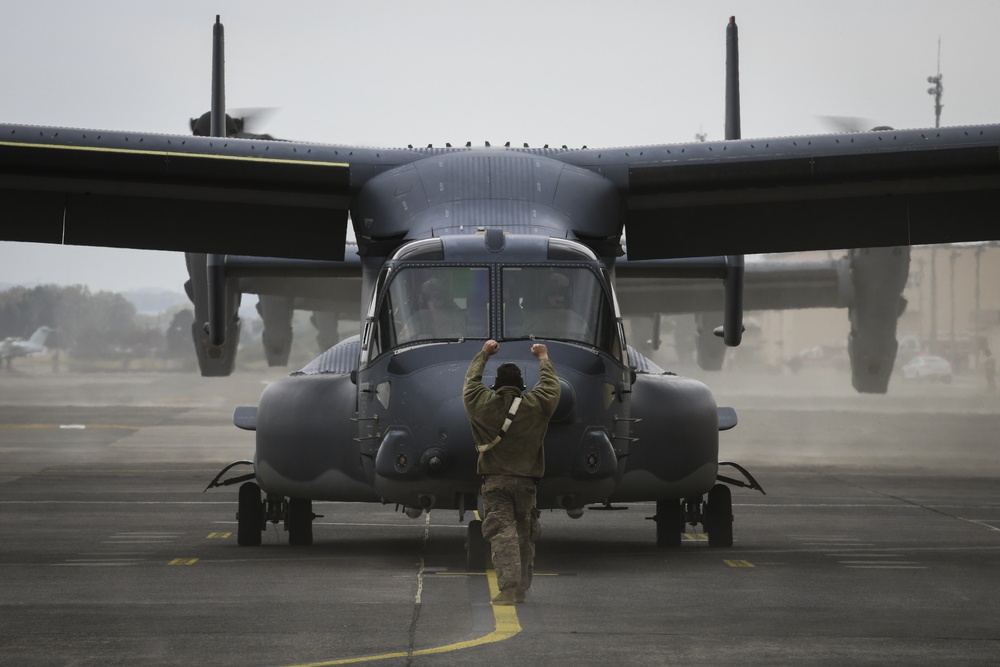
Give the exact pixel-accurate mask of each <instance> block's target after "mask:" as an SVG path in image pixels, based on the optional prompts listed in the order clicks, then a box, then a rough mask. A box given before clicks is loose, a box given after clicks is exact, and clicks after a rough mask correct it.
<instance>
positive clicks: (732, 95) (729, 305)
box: [722, 16, 744, 347]
mask: <svg viewBox="0 0 1000 667" xmlns="http://www.w3.org/2000/svg"><path fill="white" fill-rule="evenodd" d="M741 138H742V137H741V135H740V49H739V32H738V30H737V28H736V17H735V16H730V17H729V25H727V26H726V141H729V140H735V139H741ZM743 272H744V260H743V255H726V282H725V286H726V297H725V298H726V305H725V312H724V313H723V324H722V339H723V341H725V343H726V345H728V346H729V347H736V346H737V345H739V344H740V341H741V340H743Z"/></svg>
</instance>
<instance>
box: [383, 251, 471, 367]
mask: <svg viewBox="0 0 1000 667" xmlns="http://www.w3.org/2000/svg"><path fill="white" fill-rule="evenodd" d="M489 302H490V297H489V269H487V268H486V267H470V266H458V267H456V266H449V267H405V268H402V269H400V270H399V271H398V272H397V273H396V275H395V276H394V277H393V279H392V282H391V283H390V284H389V289H388V294H387V297H386V299H385V300H384V301H383V303H382V306H381V309H380V311H379V316H378V329H379V331H378V339H379V340H378V343H379V347H380V348H382V349H389V348H391V347H395V346H396V345H402V344H406V343H413V342H418V341H421V340H455V339H459V338H488V337H489Z"/></svg>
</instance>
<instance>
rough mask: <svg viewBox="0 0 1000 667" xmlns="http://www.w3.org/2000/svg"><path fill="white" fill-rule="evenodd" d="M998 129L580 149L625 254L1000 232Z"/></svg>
mask: <svg viewBox="0 0 1000 667" xmlns="http://www.w3.org/2000/svg"><path fill="white" fill-rule="evenodd" d="M998 147H1000V126H998V125H985V126H977V127H956V128H941V129H934V130H903V131H895V130H889V131H882V132H863V133H856V134H847V135H845V134H834V135H815V136H800V137H787V138H777V139H750V140H740V141H725V142H715V143H694V144H680V145H674V146H639V147H632V148H625V149H613V150H601V151H597V150H585V151H578V152H576V153H572V154H569V155H567V156H565V157H564V158H562V159H564V160H565V161H567V162H571V163H572V164H575V165H577V166H582V167H585V168H588V169H592V170H599V171H600V172H601V173H603V174H605V175H606V176H607V177H608V178H610V179H611V180H613V181H614V182H615V183H616V184H617V185H618V187H619V189H620V190H621V192H622V193H623V194H624V198H625V203H626V212H625V228H626V233H627V237H628V248H629V256H630V257H631V258H632V259H653V258H669V257H700V256H706V255H716V254H751V253H762V252H788V251H794V250H820V249H823V250H826V249H839V248H851V247H855V248H857V247H879V246H898V245H918V244H925V243H950V242H957V241H974V240H992V239H997V238H1000V226H998V225H997V222H996V211H997V206H998V204H1000V150H998Z"/></svg>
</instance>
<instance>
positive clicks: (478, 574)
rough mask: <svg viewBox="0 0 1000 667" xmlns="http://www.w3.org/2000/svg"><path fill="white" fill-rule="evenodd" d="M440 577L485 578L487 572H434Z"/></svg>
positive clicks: (551, 574)
mask: <svg viewBox="0 0 1000 667" xmlns="http://www.w3.org/2000/svg"><path fill="white" fill-rule="evenodd" d="M432 574H436V575H437V576H439V577H483V576H486V575H487V572H433V573H432ZM531 576H533V577H558V576H559V575H558V574H557V573H555V572H532V573H531Z"/></svg>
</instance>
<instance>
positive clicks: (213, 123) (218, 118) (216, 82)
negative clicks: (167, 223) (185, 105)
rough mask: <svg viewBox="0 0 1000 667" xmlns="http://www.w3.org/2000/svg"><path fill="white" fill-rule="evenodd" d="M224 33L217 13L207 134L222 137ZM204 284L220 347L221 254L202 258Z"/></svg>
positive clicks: (214, 340) (210, 328)
mask: <svg viewBox="0 0 1000 667" xmlns="http://www.w3.org/2000/svg"><path fill="white" fill-rule="evenodd" d="M225 42H226V40H225V30H224V29H223V27H222V22H221V20H220V16H219V15H218V14H216V15H215V25H214V26H213V27H212V109H211V112H210V114H211V116H210V123H209V134H210V135H211V136H213V137H225V136H226V56H225ZM205 285H206V288H207V290H208V322H206V324H205V327H206V330H207V333H208V342H209V344H210V345H213V346H215V347H222V345H223V344H224V343H225V342H226V259H225V256H224V255H218V254H209V255H206V257H205Z"/></svg>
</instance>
